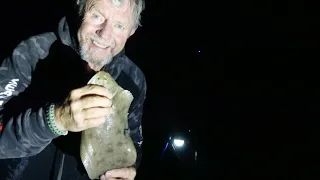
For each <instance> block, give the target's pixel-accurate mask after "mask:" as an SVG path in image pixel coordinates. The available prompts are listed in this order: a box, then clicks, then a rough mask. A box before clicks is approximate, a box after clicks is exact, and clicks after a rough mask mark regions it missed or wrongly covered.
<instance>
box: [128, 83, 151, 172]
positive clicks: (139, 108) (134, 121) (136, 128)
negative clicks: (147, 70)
mask: <svg viewBox="0 0 320 180" xmlns="http://www.w3.org/2000/svg"><path fill="white" fill-rule="evenodd" d="M142 82H143V86H142V89H141V93H140V96H139V97H138V99H137V101H136V102H135V104H133V107H132V110H131V111H130V112H129V118H128V121H129V126H130V134H131V139H132V141H133V143H134V146H135V148H136V151H137V160H136V163H135V164H134V165H133V166H134V167H135V168H136V169H137V168H138V167H139V165H140V163H141V160H142V147H141V146H142V143H143V135H142V114H143V105H144V101H145V98H146V90H147V86H146V82H145V79H144V78H143V80H142Z"/></svg>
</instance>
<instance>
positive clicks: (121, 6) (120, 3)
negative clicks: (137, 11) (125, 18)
mask: <svg viewBox="0 0 320 180" xmlns="http://www.w3.org/2000/svg"><path fill="white" fill-rule="evenodd" d="M87 2H88V5H89V6H99V5H100V4H105V5H107V6H113V7H115V8H116V9H117V10H119V11H121V12H127V11H130V10H132V6H131V5H132V4H131V0H88V1H87Z"/></svg>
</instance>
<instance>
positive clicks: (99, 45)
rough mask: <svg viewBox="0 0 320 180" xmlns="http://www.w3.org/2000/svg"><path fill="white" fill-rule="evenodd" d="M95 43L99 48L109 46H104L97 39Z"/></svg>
mask: <svg viewBox="0 0 320 180" xmlns="http://www.w3.org/2000/svg"><path fill="white" fill-rule="evenodd" d="M93 44H95V45H96V46H98V47H99V48H107V46H103V45H101V44H99V43H97V42H96V41H93Z"/></svg>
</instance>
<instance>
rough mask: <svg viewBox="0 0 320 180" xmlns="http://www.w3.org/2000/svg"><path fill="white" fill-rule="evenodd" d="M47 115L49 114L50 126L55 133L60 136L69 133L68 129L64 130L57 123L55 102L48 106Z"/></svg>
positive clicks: (48, 121)
mask: <svg viewBox="0 0 320 180" xmlns="http://www.w3.org/2000/svg"><path fill="white" fill-rule="evenodd" d="M46 116H47V123H48V126H49V128H50V130H51V131H52V132H53V133H54V134H56V135H58V136H61V135H64V136H65V135H67V134H68V131H62V130H60V129H59V128H58V127H57V125H56V122H55V120H54V104H53V103H52V104H50V106H49V107H48V108H47V112H46Z"/></svg>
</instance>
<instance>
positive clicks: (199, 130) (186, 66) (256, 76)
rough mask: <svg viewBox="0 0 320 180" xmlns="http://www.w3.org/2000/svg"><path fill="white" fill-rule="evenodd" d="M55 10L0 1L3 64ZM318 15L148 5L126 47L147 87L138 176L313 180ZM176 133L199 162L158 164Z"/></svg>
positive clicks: (309, 5) (55, 16) (285, 7)
mask: <svg viewBox="0 0 320 180" xmlns="http://www.w3.org/2000/svg"><path fill="white" fill-rule="evenodd" d="M61 4H63V3H62V1H61V0H60V1H51V0H45V1H40V0H28V1H22V0H15V1H10V2H6V4H2V5H1V7H2V8H1V12H0V17H1V20H0V24H1V28H0V34H1V45H2V49H1V53H0V58H1V59H3V58H4V57H5V56H7V55H9V54H10V52H11V50H12V48H14V46H15V45H16V44H17V43H18V42H19V41H21V40H22V39H25V38H27V37H29V36H30V35H35V34H38V33H41V32H45V31H50V30H53V29H54V28H56V24H57V23H58V21H59V19H60V18H61V17H62V15H63V11H62V9H63V8H62V6H61ZM319 8H320V3H319V2H311V1H310V2H308V1H296V0H294V1H275V0H273V1H264V0H263V1H245V2H240V1H235V0H232V1H223V2H221V1H218V2H216V1H182V0H180V1H178V0H171V1H169V0H147V1H146V11H144V12H143V14H142V17H143V18H142V21H143V27H142V28H140V29H139V30H138V31H137V32H136V34H135V35H134V36H133V37H131V38H130V39H129V41H128V44H127V47H126V52H127V55H128V56H129V57H130V58H131V59H132V60H133V61H134V62H136V64H138V65H139V67H140V68H141V69H142V70H143V72H144V73H145V76H146V79H147V84H148V93H147V100H146V103H145V113H144V119H143V127H144V128H143V134H144V138H145V141H144V145H143V152H144V156H143V162H142V164H141V166H140V168H139V170H138V175H137V178H136V179H137V180H139V179H166V180H169V179H242V178H246V179H290V180H291V179H292V180H293V179H295V180H298V179H319V178H320V175H319V174H320V173H319V164H320V163H319V153H320V151H319V148H318V147H319V145H318V144H319V124H320V123H319V119H320V117H319V116H320V112H319V109H320V105H319V103H320V98H319V94H320V89H319V87H320V86H319V80H318V79H319V72H320V71H319V63H318V61H319V50H318V48H319V42H320V36H319V34H320V26H319V22H320V19H319V15H320V14H319V12H320V11H319ZM199 50H200V51H201V52H200V53H199V52H198V51H199ZM189 130H191V132H190V133H189V132H188V131H189ZM178 131H179V132H180V131H182V132H187V135H188V137H189V138H190V139H191V140H190V142H191V144H192V146H193V148H194V149H197V151H198V158H199V159H198V162H197V164H196V165H194V164H192V163H190V162H189V163H181V162H179V161H178V159H177V157H176V155H175V154H174V152H173V151H172V149H170V148H169V149H168V151H167V152H166V154H165V158H163V159H162V160H160V156H161V152H162V150H163V149H164V147H165V144H166V141H167V139H168V137H169V136H170V135H171V134H172V133H175V132H178ZM195 139H196V140H197V141H195ZM195 142H197V143H195Z"/></svg>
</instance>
